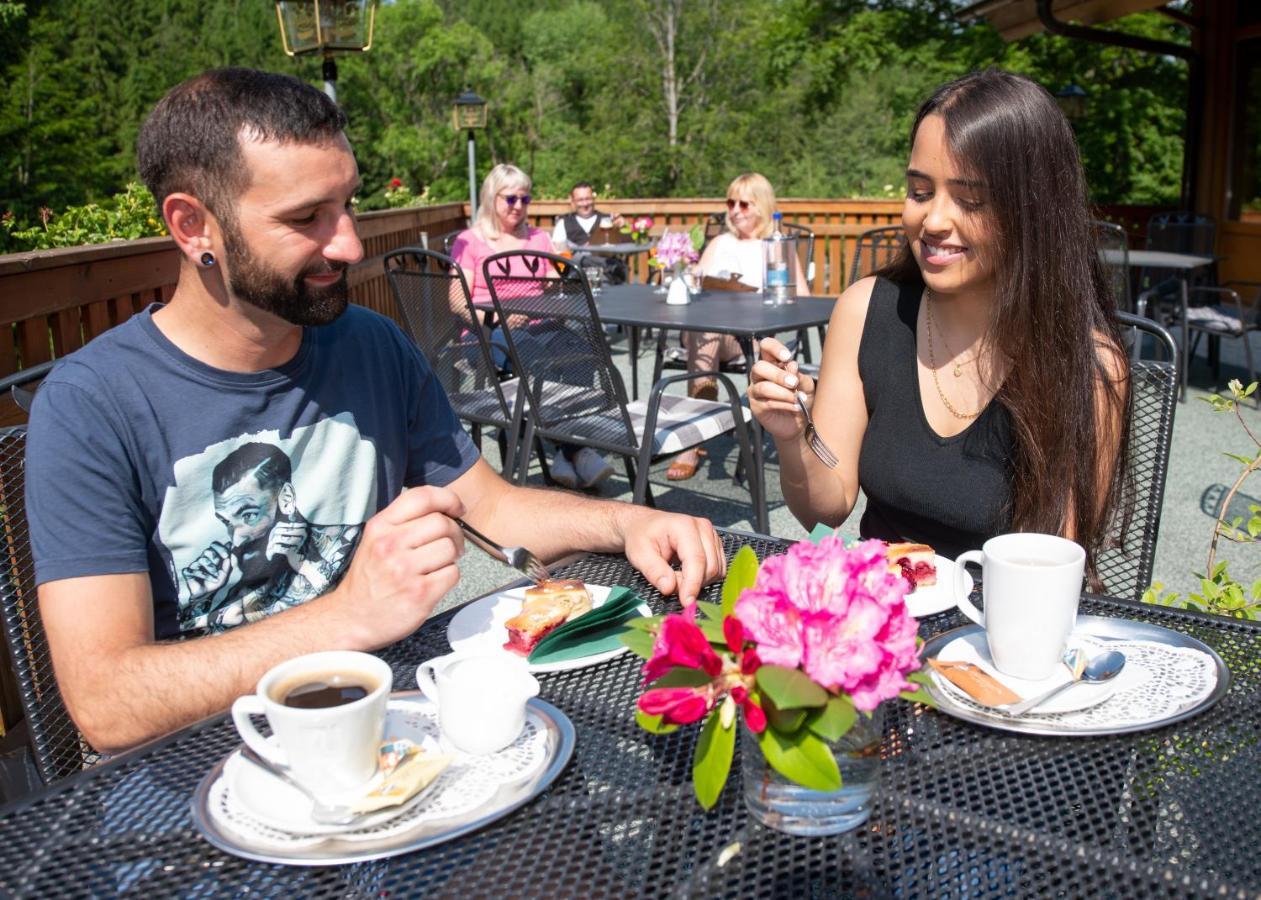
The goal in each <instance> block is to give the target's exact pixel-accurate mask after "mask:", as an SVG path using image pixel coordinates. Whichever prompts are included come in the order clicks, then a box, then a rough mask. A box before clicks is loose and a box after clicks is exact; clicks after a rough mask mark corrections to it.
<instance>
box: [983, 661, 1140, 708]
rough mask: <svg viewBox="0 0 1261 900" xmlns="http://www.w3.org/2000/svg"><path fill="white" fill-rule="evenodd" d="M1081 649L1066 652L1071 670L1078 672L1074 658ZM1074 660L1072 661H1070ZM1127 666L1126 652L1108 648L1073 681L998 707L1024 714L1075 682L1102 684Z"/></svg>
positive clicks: (1066, 662)
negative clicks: (1027, 698)
mask: <svg viewBox="0 0 1261 900" xmlns="http://www.w3.org/2000/svg"><path fill="white" fill-rule="evenodd" d="M1081 652H1082V651H1080V650H1070V651H1068V653H1066V654H1064V664H1065V665H1067V666H1068V669H1069V671H1070V672H1074V673H1075V672H1076V671H1077V666H1076V665H1075V660H1073V656H1074V654H1081ZM1070 660H1072V661H1070ZM1124 667H1125V654H1124V653H1121V652H1119V651H1117V650H1106V651H1104V652H1103V653H1100V654H1099V655H1098V656H1096V657H1095V658H1094V659H1092V660H1091V661H1090V662H1088V663H1086V667H1085V668H1084V669H1082V670H1081V675H1076V674H1074V676H1073V679H1072V680H1071V681H1066V682H1064V683H1063V684H1061V685H1057V686H1056V687H1053V688H1051V689H1050V690H1049V691H1047V692H1046V693H1045V694H1039V695H1038V696H1036V697H1033V698H1031V699H1029V700H1022V701H1021V702H1019V703H1013V704H1011V705H1009V706H1000V707H997V709H999V710H1001V711H1002V712H1005V713H1006V714H1007V715H1009V716H1023V715H1024V714H1025V713H1027V712H1029V710H1031V709H1034V708H1036V707H1038V706H1041V705H1042V704H1043V703H1045V702H1046V701H1047V700H1050V699H1051V698H1052V697H1054V696H1055V695H1057V694H1059V693H1060V692H1061V691H1066V690H1068V689H1069V688H1071V687H1072V686H1073V685H1075V684H1079V683H1080V682H1082V681H1086V682H1089V683H1090V684H1102V683H1103V682H1105V681H1110V680H1112V679H1113V678H1115V677H1116V676H1117V673H1118V672H1120V671H1121V669H1122V668H1124Z"/></svg>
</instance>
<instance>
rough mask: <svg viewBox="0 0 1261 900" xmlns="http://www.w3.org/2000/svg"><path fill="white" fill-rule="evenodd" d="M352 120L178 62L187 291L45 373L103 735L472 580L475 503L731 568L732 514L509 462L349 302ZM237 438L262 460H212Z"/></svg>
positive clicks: (128, 734) (62, 528)
mask: <svg viewBox="0 0 1261 900" xmlns="http://www.w3.org/2000/svg"><path fill="white" fill-rule="evenodd" d="M345 125H346V119H345V116H344V115H343V113H342V112H341V110H340V109H338V108H337V106H336V104H334V103H333V102H332V101H331V100H329V99H328V98H327V97H326V96H325V95H324V94H322V93H320V92H319V91H318V90H316V89H315V88H313V87H311V86H310V85H308V84H305V83H303V82H301V81H299V80H297V79H295V78H291V77H288V76H283V75H275V74H269V73H265V72H257V71H252V70H249V69H219V70H214V71H210V72H206V73H204V74H202V75H199V76H197V77H195V78H192V79H190V80H189V81H186V82H184V83H183V84H180V85H178V86H176V87H175V88H173V89H172V90H171V91H170V92H169V93H168V94H167V95H166V96H165V97H164V98H163V99H162V100H161V101H160V102H159V103H158V105H157V106H156V107H155V109H154V110H153V112H152V113H151V114H150V116H149V117H148V119H147V120H146V121H145V123H144V125H143V127H142V128H141V131H140V136H139V141H138V154H137V155H138V158H139V163H140V172H141V176H142V177H143V178H144V181H145V183H146V184H147V185H148V186H149V188H150V190H151V191H152V192H153V195H154V197H155V198H156V199H157V202H158V205H159V207H160V209H161V212H162V215H163V217H164V218H165V221H166V224H167V227H168V229H169V231H170V233H171V237H172V239H173V240H174V243H175V246H176V248H177V250H178V252H179V255H180V269H179V281H178V283H177V285H176V288H175V291H174V293H173V294H172V296H171V298H170V300H169V301H168V302H167V303H165V304H160V303H155V304H153V305H152V306H150V307H149V308H148V309H146V310H144V311H143V312H142V313H139V314H137V315H135V316H133V317H132V318H130V319H129V320H127V321H126V322H124V323H123V324H121V325H119V326H117V327H116V328H114V329H112V330H111V331H109V332H107V333H105V334H103V335H101V336H100V337H98V338H96V339H95V340H93V341H91V342H90V343H89V344H88V345H87V346H86V347H84V348H83V349H82V350H80V351H78V352H76V353H74V354H72V355H71V356H68V357H67V358H66V359H65V360H63V361H62V362H61V364H60V365H58V366H57V367H56V368H55V369H54V371H53V372H52V373H51V375H50V376H49V377H48V379H47V380H46V381H45V382H44V384H43V386H42V387H41V389H40V391H39V393H38V395H37V396H36V398H35V404H34V408H33V410H32V414H31V423H30V429H29V435H28V450H27V460H26V473H27V474H26V484H27V512H28V517H29V520H30V531H31V544H32V549H33V551H34V556H35V566H36V581H37V583H38V586H39V602H40V611H41V614H42V618H43V622H44V628H45V630H46V632H47V636H48V642H49V646H50V649H51V651H52V657H53V664H54V667H55V670H56V674H57V681H58V685H59V687H60V689H61V692H62V696H63V698H64V699H65V702H66V706H67V708H68V709H69V711H70V714H71V716H72V717H73V718H74V720H75V723H76V724H77V725H78V727H79V728H80V730H81V731H82V732H83V735H84V737H85V738H86V739H87V740H88V741H89V742H90V743H91V744H92V745H94V746H95V747H97V748H98V749H100V750H102V751H106V752H113V751H117V750H120V749H123V748H127V747H130V746H133V745H135V744H138V743H141V742H142V741H146V740H149V739H151V738H153V737H156V736H158V735H161V734H163V733H166V732H169V731H172V730H174V729H177V728H180V727H182V726H184V725H187V724H189V723H192V722H195V721H197V720H199V719H202V718H204V717H206V716H208V715H212V714H214V713H218V712H221V711H223V710H225V709H227V707H228V706H229V705H230V704H231V702H232V700H233V699H235V698H236V697H238V696H240V695H242V694H245V693H249V692H250V691H252V690H253V686H254V684H255V683H256V682H257V680H258V678H259V676H260V675H261V674H262V673H263V672H265V671H266V670H267V669H269V668H271V667H272V666H273V665H275V664H276V663H277V662H280V661H282V660H285V659H288V658H291V657H294V656H297V655H299V654H303V653H310V652H314V651H319V650H337V649H345V650H373V649H376V648H379V647H382V646H385V645H387V644H390V643H393V642H395V641H398V640H400V639H401V638H403V637H405V636H407V635H408V634H410V633H411V632H412V631H414V630H415V629H416V628H417V627H419V626H420V624H421V623H422V622H424V620H425V618H426V617H427V616H428V615H429V613H430V612H431V611H432V610H433V608H434V606H435V604H437V602H438V601H439V600H440V599H441V598H442V597H443V595H445V594H446V593H447V592H448V591H449V590H451V588H452V587H454V586H455V584H456V582H457V580H458V579H459V570H458V569H457V567H456V562H457V560H458V558H459V556H460V555H461V553H462V552H463V548H464V544H463V538H462V535H461V532H460V530H459V528H458V527H457V525H456V523H455V521H454V519H455V517H460V516H462V517H464V518H465V519H467V520H468V521H469V522H470V523H471V524H472V525H473V526H474V527H476V528H478V529H480V530H482V531H484V532H486V533H488V534H491V535H494V536H495V537H496V538H497V539H498V540H499V541H500V542H502V543H504V544H508V545H517V546H521V545H528V546H530V547H531V549H533V550H534V551H535V552H536V553H537V554H539V555H540V556H542V557H543V558H544V559H555V558H558V557H560V556H562V555H564V554H566V553H570V552H573V551H577V550H591V551H609V552H624V553H625V554H626V555H627V557H628V558H629V559H630V561H631V562H632V563H633V564H634V565H636V566H637V567H638V568H639V569H640V570H641V571H642V572H643V573H644V574H645V575H646V576H647V577H648V579H649V580H650V581H652V583H653V584H655V585H656V586H657V587H658V588H659V589H660V590H662V591H663V592H674V591H678V593H679V595H680V598H681V599H682V600H683V601H684V602H685V603H690V602H692V601H694V600H695V598H696V595H697V592H698V591H699V589H700V587H701V585H702V583H703V582H705V581H706V580H709V579H713V578H715V577H717V576H718V575H720V574H721V572H722V571H723V569H724V568H725V565H724V562H723V555H722V546H721V543H720V541H719V540H718V537H717V535H716V534H715V532H714V530H713V527H712V525H710V523H709V522H706V521H704V520H702V519H697V518H693V517H690V516H681V515H674V514H668V513H661V512H658V511H656V510H651V509H646V508H642V507H633V506H630V505H629V504H622V503H611V502H604V501H598V500H591V499H587V498H583V497H579V496H576V495H573V494H569V493H566V492H560V491H543V490H532V489H527V488H521V487H515V486H511V485H509V484H508V483H506V482H505V481H503V480H502V479H501V478H500V477H499V476H498V475H497V474H496V473H495V472H494V471H493V470H492V469H491V468H490V466H489V465H487V464H486V462H485V461H484V460H482V459H481V457H480V456H479V454H478V452H477V450H476V448H475V447H474V446H473V444H472V442H471V440H470V439H469V437H468V436H467V435H466V434H465V432H464V431H463V429H462V428H461V427H460V424H459V422H458V420H457V419H456V417H455V415H454V413H453V411H452V409H451V405H450V403H449V402H448V400H447V398H446V396H445V394H444V393H443V392H442V388H441V386H440V385H439V384H438V382H437V380H436V379H435V378H434V377H433V374H432V372H431V371H430V369H429V366H428V364H427V363H426V362H425V359H424V357H423V356H421V354H420V352H419V351H418V350H417V349H416V347H415V346H414V345H413V344H412V343H411V342H410V341H409V340H408V339H407V337H406V336H405V335H404V334H403V333H402V332H401V331H400V330H399V329H398V327H397V326H396V325H395V324H394V323H393V322H391V321H390V320H388V319H386V318H384V317H382V316H379V315H377V314H375V313H373V312H370V311H369V310H367V309H364V308H363V307H359V306H352V305H350V304H349V293H348V288H347V272H348V269H349V268H350V267H351V266H353V265H354V264H356V263H358V262H359V261H360V260H361V259H362V258H363V246H362V245H361V243H360V241H359V237H358V234H357V233H356V225H355V213H354V198H355V193H356V191H357V190H358V189H359V172H358V167H357V166H356V164H355V158H354V155H353V154H352V152H351V149H350V144H349V142H348V141H347V139H346V135H345V133H344V128H345ZM267 448H274V449H275V451H276V453H275V454H273V453H272V452H271V450H270V449H267ZM256 451H257V453H258V460H254V459H253V457H252V454H255V452H256ZM264 451H265V452H264ZM245 457H249V459H245ZM281 457H283V458H284V461H285V463H286V467H284V470H283V471H278V472H269V471H268V469H269V466H272V462H268V460H271V461H273V462H274V461H275V460H280V459H281ZM225 459H231V460H236V461H240V460H242V459H244V462H245V463H246V464H243V465H242V466H241V467H240V468H239V471H238V470H237V468H236V466H235V462H234V463H233V464H232V465H233V471H232V472H227V470H226V469H224V468H220V469H219V470H218V475H217V476H216V474H215V473H216V467H220V465H221V464H222V463H223V461H224V460H225ZM290 464H291V466H290ZM297 497H301V498H302V512H301V514H299V513H298V511H297V505H296V502H297V501H296V498H297ZM314 522H327V523H340V524H338V525H337V526H335V527H333V526H312V525H310V523H314ZM225 527H227V529H228V532H229V540H228V542H226V543H225V542H224V528H225ZM675 561H677V562H679V563H680V564H681V567H680V570H679V571H676V570H675V569H674V568H673V567H672V566H671V563H672V562H675ZM288 572H292V573H294V575H295V577H289V576H288V575H287V574H285V573H288ZM277 573H281V574H285V578H283V579H280V578H275V577H273V576H275V575H276V574H277ZM297 576H300V578H298V577H297ZM294 583H297V584H298V585H299V587H300V590H296V591H290V590H288V588H289V587H290V586H292V585H293V584H294ZM282 584H283V585H284V586H285V591H284V592H282V593H281V594H277V595H276V597H275V598H273V597H272V596H271V595H272V594H273V593H276V591H278V590H279V586H280V585H282ZM238 585H239V586H240V591H238V593H237V594H236V595H233V594H232V591H233V589H234V588H235V587H236V586H238ZM228 597H232V602H228V603H224V604H220V599H226V598H228ZM216 598H219V599H216ZM273 599H278V600H282V601H283V602H272V600H273ZM220 628H225V629H226V630H225V631H224V632H223V633H222V634H213V635H207V634H206V631H207V630H210V631H215V630H218V629H220ZM174 638H190V639H188V640H179V641H175V640H172V639H174Z"/></svg>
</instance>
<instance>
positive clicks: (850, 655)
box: [736, 536, 919, 711]
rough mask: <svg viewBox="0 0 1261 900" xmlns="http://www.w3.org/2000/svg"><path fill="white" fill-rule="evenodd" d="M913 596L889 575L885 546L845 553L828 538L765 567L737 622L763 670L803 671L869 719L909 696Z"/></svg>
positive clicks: (740, 603)
mask: <svg viewBox="0 0 1261 900" xmlns="http://www.w3.org/2000/svg"><path fill="white" fill-rule="evenodd" d="M906 591H907V584H906V581H905V580H904V579H903V578H901V576H900V575H896V574H893V573H891V572H889V569H888V564H887V562H886V560H885V552H884V544H883V543H881V542H880V541H866V542H864V543H862V544H859V545H858V546H856V547H853V548H851V549H846V548H845V546H844V544H843V543H842V541H841V540H840V538H836V537H831V536H829V537H825V538H823V540H821V541H820V542H819V543H818V544H817V545H815V544H811V543H810V542H808V541H803V542H801V543H798V544H794V545H793V546H792V547H790V548H789V550H788V552H787V553H785V554H783V555H782V556H777V557H771V558H770V559H767V560H766V561H765V562H763V563H762V567H761V569H760V570H759V571H758V576H757V581H756V583H755V584H754V586H753V587H751V588H748V589H746V590H745V591H744V592H743V593H742V594H741V595H740V599H739V600H737V601H736V615H737V616H738V617H739V619H740V621H741V623H742V624H743V625H744V632H745V634H744V636H745V637H746V638H749V639H751V640H753V642H754V643H755V645H756V651H757V655H758V657H759V658H760V659H761V661H762V662H764V663H771V664H774V665H781V666H787V667H789V668H796V667H797V666H801V668H802V669H803V671H804V672H805V673H806V674H807V675H808V676H810V678H811V679H812V680H813V681H815V682H817V683H818V684H819V685H821V686H822V687H824V688H827V689H828V690H830V691H832V692H834V693H846V694H849V695H850V697H851V698H852V699H853V701H854V706H855V707H856V708H857V709H860V710H863V711H870V710H873V709H875V708H876V707H877V706H879V705H880V703H882V702H883V701H885V700H888V699H890V698H892V697H896V696H897V695H898V693H899V692H901V691H902V690H905V689H906V688H907V687H908V686H909V683H908V682H907V680H906V674H907V673H908V672H911V671H914V670H915V669H916V668H918V666H919V656H918V653H917V652H916V646H915V637H916V631H917V627H916V622H915V620H914V619H913V618H911V615H910V613H909V612H908V611H907V608H906V599H905V598H906ZM747 652H748V651H746V653H747Z"/></svg>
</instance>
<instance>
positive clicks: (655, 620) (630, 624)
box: [622, 616, 664, 632]
mask: <svg viewBox="0 0 1261 900" xmlns="http://www.w3.org/2000/svg"><path fill="white" fill-rule="evenodd" d="M663 618H664V616H636V617H635V618H633V619H627V620H626V621H625V622H623V623H622V624H623V625H625V626H626V627H627V628H637V629H639V630H640V631H651V632H656V630H657V629H658V628H660V627H661V620H662V619H663Z"/></svg>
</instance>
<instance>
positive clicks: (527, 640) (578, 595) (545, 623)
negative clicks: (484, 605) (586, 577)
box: [504, 579, 591, 656]
mask: <svg viewBox="0 0 1261 900" xmlns="http://www.w3.org/2000/svg"><path fill="white" fill-rule="evenodd" d="M588 612H591V592H590V591H588V590H587V586H586V585H585V584H583V583H582V582H581V581H577V580H575V579H556V580H552V581H540V582H539V583H538V584H536V585H535V586H534V587H532V588H527V589H526V592H525V603H523V604H522V606H521V612H520V613H518V614H517V615H515V616H513V617H512V618H511V619H509V620H508V621H507V622H505V623H504V626H505V627H506V628H507V629H508V642H507V643H506V644H504V649H505V650H510V651H512V652H513V653H517V654H520V655H521V656H529V655H530V651H531V650H533V649H534V647H535V645H536V644H538V642H539V641H541V640H543V638H545V637H547V635H548V633H549V632H551V631H553V630H555V629H556V628H559V627H560V626H561V625H563V624H565V623H566V622H568V621H571V620H572V619H576V618H578V617H579V616H581V615H582V614H583V613H588Z"/></svg>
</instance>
